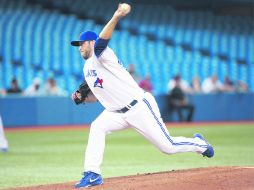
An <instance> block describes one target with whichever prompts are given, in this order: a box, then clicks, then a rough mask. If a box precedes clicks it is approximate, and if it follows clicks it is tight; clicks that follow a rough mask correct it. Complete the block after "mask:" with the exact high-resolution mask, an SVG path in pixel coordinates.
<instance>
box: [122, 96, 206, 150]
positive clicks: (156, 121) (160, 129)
mask: <svg viewBox="0 0 254 190" xmlns="http://www.w3.org/2000/svg"><path fill="white" fill-rule="evenodd" d="M134 108H135V107H134ZM127 113H128V112H127ZM128 114H129V115H128V116H129V117H128V120H127V121H128V122H129V123H130V125H131V126H133V127H134V128H135V129H136V130H137V131H138V132H140V133H141V134H142V135H143V136H145V137H146V138H147V139H148V140H149V141H150V142H152V143H153V144H154V145H155V146H156V147H157V148H159V149H160V150H161V151H162V152H165V153H167V154H174V153H179V152H197V153H203V152H205V151H206V150H207V147H208V144H207V143H206V142H205V141H204V140H202V139H200V138H186V137H172V136H170V134H169V132H168V130H167V128H166V126H165V124H164V123H163V121H162V119H161V116H160V112H159V108H158V106H157V103H156V101H155V99H154V98H153V96H152V95H150V94H149V93H146V97H145V98H144V99H143V101H141V102H139V103H138V106H137V107H136V108H135V109H133V110H132V111H131V112H129V113H128Z"/></svg>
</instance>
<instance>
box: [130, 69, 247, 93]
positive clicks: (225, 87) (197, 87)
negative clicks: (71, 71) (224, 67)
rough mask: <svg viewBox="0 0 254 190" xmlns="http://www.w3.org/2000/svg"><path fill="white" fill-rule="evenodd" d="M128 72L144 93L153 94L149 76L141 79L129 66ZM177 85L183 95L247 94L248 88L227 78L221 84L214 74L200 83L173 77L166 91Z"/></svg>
mask: <svg viewBox="0 0 254 190" xmlns="http://www.w3.org/2000/svg"><path fill="white" fill-rule="evenodd" d="M128 71H129V72H130V74H131V75H132V77H133V78H134V80H135V81H136V82H137V83H138V84H139V86H140V87H141V88H143V89H144V90H145V91H148V92H151V93H152V92H153V85H152V82H151V77H150V75H146V76H145V77H144V78H143V79H141V78H140V77H139V76H138V74H137V73H136V71H135V65H134V64H129V68H128ZM176 83H179V87H180V88H181V90H182V91H183V92H184V93H187V94H195V93H223V92H248V91H249V88H248V85H247V84H246V83H244V82H243V81H241V80H237V81H232V80H231V79H230V78H229V77H228V76H226V77H225V78H224V81H223V82H221V81H220V80H219V79H218V77H217V75H216V74H213V75H212V76H209V77H208V78H206V79H205V80H204V81H203V82H202V83H201V81H200V78H199V77H198V76H196V77H194V78H193V79H192V81H190V82H187V81H185V80H183V79H182V78H181V75H180V74H177V75H175V76H174V77H173V78H172V79H170V80H169V82H168V86H167V88H168V89H167V91H168V93H170V92H171V91H172V89H173V88H174V87H175V86H176Z"/></svg>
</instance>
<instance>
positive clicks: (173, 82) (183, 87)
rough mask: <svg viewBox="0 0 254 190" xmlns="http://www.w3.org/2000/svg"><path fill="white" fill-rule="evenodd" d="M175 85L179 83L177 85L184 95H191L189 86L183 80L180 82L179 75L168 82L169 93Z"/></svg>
mask: <svg viewBox="0 0 254 190" xmlns="http://www.w3.org/2000/svg"><path fill="white" fill-rule="evenodd" d="M176 83H179V84H178V85H180V87H181V90H182V91H183V92H184V93H191V92H192V90H191V88H190V86H189V84H188V83H187V82H186V81H185V80H182V79H181V76H180V75H179V74H177V75H175V76H174V78H173V79H171V80H170V81H169V83H168V89H169V91H171V90H172V89H173V88H174V87H175V86H176Z"/></svg>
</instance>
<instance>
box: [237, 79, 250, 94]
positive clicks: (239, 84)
mask: <svg viewBox="0 0 254 190" xmlns="http://www.w3.org/2000/svg"><path fill="white" fill-rule="evenodd" d="M235 90H236V92H248V91H249V88H248V85H247V84H246V83H245V82H243V81H241V80H238V81H236V85H235Z"/></svg>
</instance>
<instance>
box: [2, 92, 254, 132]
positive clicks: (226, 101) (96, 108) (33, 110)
mask: <svg viewBox="0 0 254 190" xmlns="http://www.w3.org/2000/svg"><path fill="white" fill-rule="evenodd" d="M188 98H189V100H190V102H191V103H193V104H194V105H195V108H196V109H195V113H194V118H193V119H194V121H250V120H252V121H253V120H254V94H253V93H247V94H216V95H215V94H210V95H204V94H200V95H191V96H189V97H188ZM156 99H157V102H158V105H159V107H160V110H161V113H162V117H163V118H164V120H165V121H176V119H177V118H176V114H175V113H173V114H172V115H169V114H168V113H167V102H166V101H167V97H166V96H165V95H162V96H157V97H156ZM102 110H103V107H102V106H101V105H100V104H99V103H90V104H85V105H81V106H76V105H75V104H74V103H73V102H72V101H71V100H70V98H68V97H16V96H15V97H12V96H6V97H1V98H0V113H1V115H2V118H3V121H4V125H5V126H6V127H19V126H43V125H80V124H81V125H82V124H90V123H91V122H92V121H93V120H94V119H95V118H96V117H97V116H98V115H99V114H100V113H101V112H102Z"/></svg>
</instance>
